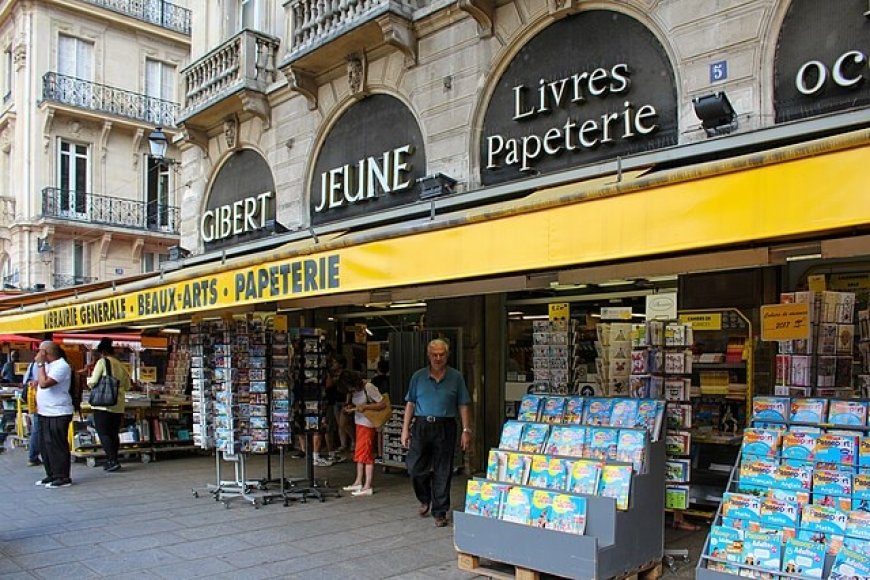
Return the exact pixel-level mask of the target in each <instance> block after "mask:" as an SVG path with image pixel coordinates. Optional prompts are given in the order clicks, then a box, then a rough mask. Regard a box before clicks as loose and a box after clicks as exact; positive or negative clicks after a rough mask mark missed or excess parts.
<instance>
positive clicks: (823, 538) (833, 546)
mask: <svg viewBox="0 0 870 580" xmlns="http://www.w3.org/2000/svg"><path fill="white" fill-rule="evenodd" d="M797 539H798V540H806V541H807V542H813V543H814V544H822V545H824V546H825V551H826V552H827V553H828V554H831V555H833V554H836V553H837V551H838V550H840V549H841V548H842V547H843V541H844V540H845V536H843V534H832V533H831V532H821V531H818V530H805V529H799V530H798V532H797Z"/></svg>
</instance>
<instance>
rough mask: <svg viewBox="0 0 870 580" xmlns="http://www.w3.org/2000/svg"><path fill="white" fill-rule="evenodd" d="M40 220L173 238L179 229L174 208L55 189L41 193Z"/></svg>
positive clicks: (177, 215)
mask: <svg viewBox="0 0 870 580" xmlns="http://www.w3.org/2000/svg"><path fill="white" fill-rule="evenodd" d="M42 217H44V218H61V219H65V220H72V221H77V222H85V223H91V224H97V225H107V226H116V227H122V228H131V229H136V230H146V231H153V232H162V233H166V234H174V235H177V234H178V226H179V211H178V208H177V207H175V206H170V205H163V204H159V203H156V202H144V201H136V200H132V199H122V198H118V197H107V196H105V195H95V194H93V193H85V192H81V191H71V190H68V189H59V188H57V187H46V188H45V189H43V190H42Z"/></svg>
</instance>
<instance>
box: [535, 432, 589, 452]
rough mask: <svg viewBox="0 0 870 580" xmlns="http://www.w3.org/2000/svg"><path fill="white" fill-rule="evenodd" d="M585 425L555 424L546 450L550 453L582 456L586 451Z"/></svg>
mask: <svg viewBox="0 0 870 580" xmlns="http://www.w3.org/2000/svg"><path fill="white" fill-rule="evenodd" d="M586 435H587V430H586V428H585V427H580V426H574V425H553V426H552V427H551V428H550V437H549V439H547V444H546V446H545V447H544V451H545V452H546V453H547V454H548V455H564V456H567V457H582V456H583V454H584V453H585V452H586Z"/></svg>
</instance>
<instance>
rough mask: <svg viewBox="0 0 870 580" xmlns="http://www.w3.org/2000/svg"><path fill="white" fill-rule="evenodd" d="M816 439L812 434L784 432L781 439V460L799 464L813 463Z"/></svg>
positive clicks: (816, 436)
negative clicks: (789, 460) (790, 460)
mask: <svg viewBox="0 0 870 580" xmlns="http://www.w3.org/2000/svg"><path fill="white" fill-rule="evenodd" d="M818 438H819V436H818V435H816V434H814V433H801V432H793V431H788V432H786V433H785V434H783V437H782V458H783V459H792V460H795V461H800V462H812V461H814V460H815V458H816V440H817V439H818Z"/></svg>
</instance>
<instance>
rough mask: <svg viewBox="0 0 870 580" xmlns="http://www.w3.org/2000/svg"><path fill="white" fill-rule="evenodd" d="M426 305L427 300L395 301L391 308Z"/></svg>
mask: <svg viewBox="0 0 870 580" xmlns="http://www.w3.org/2000/svg"><path fill="white" fill-rule="evenodd" d="M421 306H426V303H425V302H393V303H392V304H390V308H419V307H421Z"/></svg>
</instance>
